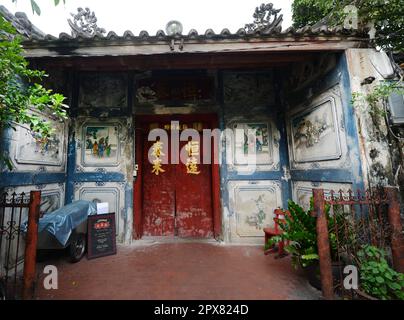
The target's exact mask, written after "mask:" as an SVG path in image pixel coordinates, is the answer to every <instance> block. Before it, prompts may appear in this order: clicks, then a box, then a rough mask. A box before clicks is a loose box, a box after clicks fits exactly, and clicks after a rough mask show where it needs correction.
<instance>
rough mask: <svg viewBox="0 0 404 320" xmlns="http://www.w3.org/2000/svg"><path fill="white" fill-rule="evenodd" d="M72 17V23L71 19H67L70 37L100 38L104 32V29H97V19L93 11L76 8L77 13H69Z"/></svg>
mask: <svg viewBox="0 0 404 320" xmlns="http://www.w3.org/2000/svg"><path fill="white" fill-rule="evenodd" d="M71 16H72V17H73V21H72V20H71V19H67V22H68V23H69V25H70V28H71V29H72V36H73V37H77V36H81V37H85V38H90V37H93V36H100V37H102V36H103V34H104V33H106V30H105V29H104V28H99V27H98V26H97V18H96V16H95V13H94V12H93V11H90V9H89V8H85V9H83V8H78V9H77V13H76V14H74V13H71Z"/></svg>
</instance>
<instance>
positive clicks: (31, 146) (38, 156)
mask: <svg viewBox="0 0 404 320" xmlns="http://www.w3.org/2000/svg"><path fill="white" fill-rule="evenodd" d="M31 113H32V114H34V115H37V116H39V117H40V118H42V119H43V120H44V121H47V122H49V124H50V126H51V128H52V129H53V131H52V133H51V135H50V137H49V138H42V137H41V136H40V135H39V134H37V133H35V132H33V131H31V130H30V128H29V126H28V125H26V124H19V123H15V124H14V125H15V128H16V130H15V131H14V130H12V132H11V136H10V147H9V148H10V149H9V154H10V155H12V156H11V161H12V162H13V166H14V167H15V171H38V170H39V171H49V172H63V171H65V167H66V157H67V152H66V151H67V125H68V123H67V121H64V122H61V121H59V120H57V119H55V118H54V117H52V116H50V115H47V114H45V113H40V112H36V111H31Z"/></svg>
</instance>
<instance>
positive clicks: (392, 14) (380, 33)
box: [292, 0, 404, 52]
mask: <svg viewBox="0 0 404 320" xmlns="http://www.w3.org/2000/svg"><path fill="white" fill-rule="evenodd" d="M347 5H355V6H356V7H357V8H358V18H359V23H360V24H361V25H362V26H366V25H367V24H368V23H370V22H373V23H374V27H375V29H376V39H375V43H376V45H378V46H380V47H382V48H384V49H388V50H392V51H397V52H402V51H403V50H404V28H403V25H404V5H403V2H402V0H295V1H294V2H293V4H292V12H293V21H294V26H295V27H298V28H300V27H304V26H306V25H313V24H315V23H316V22H318V21H320V20H321V19H323V18H324V17H327V22H328V24H329V25H331V26H334V25H341V24H342V22H343V20H344V18H345V17H346V14H345V13H344V11H343V10H344V7H345V6H347Z"/></svg>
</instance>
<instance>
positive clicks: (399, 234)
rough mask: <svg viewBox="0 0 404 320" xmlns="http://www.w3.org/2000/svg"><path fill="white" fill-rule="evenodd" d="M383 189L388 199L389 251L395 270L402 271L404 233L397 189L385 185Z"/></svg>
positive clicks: (403, 266)
mask: <svg viewBox="0 0 404 320" xmlns="http://www.w3.org/2000/svg"><path fill="white" fill-rule="evenodd" d="M384 191H385V193H386V195H387V199H388V201H389V203H388V206H389V209H388V212H387V215H388V220H389V224H390V227H391V232H392V234H391V252H392V257H393V267H394V269H395V270H396V271H398V272H402V273H404V235H403V227H402V224H401V217H400V202H399V200H398V189H397V188H394V187H385V188H384Z"/></svg>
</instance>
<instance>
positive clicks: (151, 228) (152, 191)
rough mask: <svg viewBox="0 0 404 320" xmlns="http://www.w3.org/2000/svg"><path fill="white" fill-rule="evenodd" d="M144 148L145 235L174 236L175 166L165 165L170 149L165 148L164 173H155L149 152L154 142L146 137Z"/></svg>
mask: <svg viewBox="0 0 404 320" xmlns="http://www.w3.org/2000/svg"><path fill="white" fill-rule="evenodd" d="M144 136H145V139H144V146H143V165H142V168H143V192H142V194H143V233H144V235H146V236H173V235H174V225H175V221H174V218H175V189H174V188H173V187H172V185H173V181H174V177H175V166H173V165H170V164H164V163H165V161H164V160H167V159H168V160H169V159H170V147H169V145H168V146H163V154H162V156H161V160H162V164H161V168H162V170H164V172H159V174H158V175H157V174H156V173H155V172H153V169H154V167H153V163H151V162H150V161H149V152H150V150H151V148H153V144H154V141H148V140H147V134H146V135H144Z"/></svg>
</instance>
